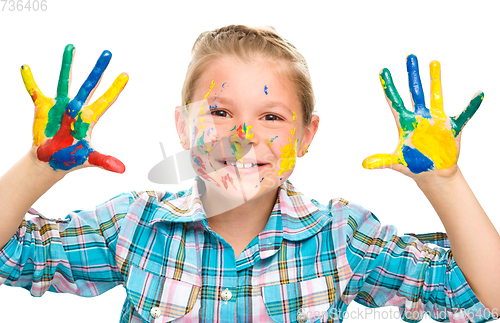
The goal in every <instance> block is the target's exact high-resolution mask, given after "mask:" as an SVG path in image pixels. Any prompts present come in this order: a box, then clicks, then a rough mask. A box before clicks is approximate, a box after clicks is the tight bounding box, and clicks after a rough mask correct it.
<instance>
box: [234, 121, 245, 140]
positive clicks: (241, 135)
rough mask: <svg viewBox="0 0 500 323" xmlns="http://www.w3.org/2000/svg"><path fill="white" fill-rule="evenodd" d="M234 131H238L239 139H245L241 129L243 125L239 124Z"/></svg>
mask: <svg viewBox="0 0 500 323" xmlns="http://www.w3.org/2000/svg"><path fill="white" fill-rule="evenodd" d="M236 131H237V132H238V137H240V138H241V139H245V131H243V125H241V124H240V126H239V127H238V129H236Z"/></svg>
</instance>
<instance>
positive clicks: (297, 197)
mask: <svg viewBox="0 0 500 323" xmlns="http://www.w3.org/2000/svg"><path fill="white" fill-rule="evenodd" d="M204 191H205V184H204V183H203V180H202V179H201V178H200V177H198V176H197V177H196V178H195V180H194V183H193V186H192V187H191V188H189V189H188V190H185V191H180V192H177V193H175V194H167V195H165V198H164V199H163V200H161V201H157V200H156V199H155V201H151V203H155V204H157V207H156V211H155V212H154V214H153V216H152V219H151V220H150V221H149V225H153V224H155V223H157V222H163V221H167V222H180V223H185V222H195V221H200V220H204V219H206V215H205V212H204V210H203V205H202V202H201V198H200V196H201V194H203V193H204ZM200 192H201V193H200ZM329 219H330V216H329V212H328V210H327V208H325V207H322V206H321V205H320V204H319V203H318V202H317V201H315V200H313V199H310V198H308V197H306V196H304V195H303V194H302V193H301V192H299V191H298V190H296V189H295V187H294V186H293V185H292V183H291V182H290V181H288V180H287V181H286V182H285V183H283V184H281V185H280V187H279V192H278V197H277V199H276V202H275V204H274V207H273V210H272V212H271V216H270V218H269V220H268V223H267V224H266V227H265V228H264V230H263V231H262V232H261V233H260V234H259V240H260V241H259V245H261V246H262V245H266V244H267V245H273V244H275V243H276V242H277V240H276V238H278V239H280V236H282V237H283V238H285V239H287V240H291V241H299V240H303V239H307V238H309V237H311V236H313V235H315V234H316V233H318V232H319V231H320V230H321V229H322V228H323V227H324V225H325V224H326V223H327V222H328V221H329ZM267 240H269V241H267Z"/></svg>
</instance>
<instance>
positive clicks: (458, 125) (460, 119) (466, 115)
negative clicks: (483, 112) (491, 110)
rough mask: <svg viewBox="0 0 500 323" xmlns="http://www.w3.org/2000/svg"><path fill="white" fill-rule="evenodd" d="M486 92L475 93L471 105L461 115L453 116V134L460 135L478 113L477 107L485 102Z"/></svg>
mask: <svg viewBox="0 0 500 323" xmlns="http://www.w3.org/2000/svg"><path fill="white" fill-rule="evenodd" d="M483 99H484V93H483V92H482V91H479V92H477V93H476V94H474V97H473V98H472V100H470V102H469V105H468V106H467V107H466V108H465V109H464V110H463V111H462V112H461V113H460V115H459V116H455V117H451V118H450V119H451V120H450V121H451V132H452V133H453V136H455V137H456V136H458V135H459V134H460V132H461V131H462V129H463V128H464V127H465V125H466V124H467V122H469V120H470V118H472V116H473V115H474V113H476V111H477V109H479V106H480V105H481V103H483Z"/></svg>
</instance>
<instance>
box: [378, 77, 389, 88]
mask: <svg viewBox="0 0 500 323" xmlns="http://www.w3.org/2000/svg"><path fill="white" fill-rule="evenodd" d="M378 77H380V84H382V87H383V88H384V90H385V89H387V86H385V81H384V79H383V78H382V75H380V74H379V75H378Z"/></svg>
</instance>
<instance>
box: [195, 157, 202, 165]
mask: <svg viewBox="0 0 500 323" xmlns="http://www.w3.org/2000/svg"><path fill="white" fill-rule="evenodd" d="M194 162H195V164H196V165H198V167H200V168H203V167H202V166H201V162H200V158H199V157H196V158H195V159H194Z"/></svg>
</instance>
